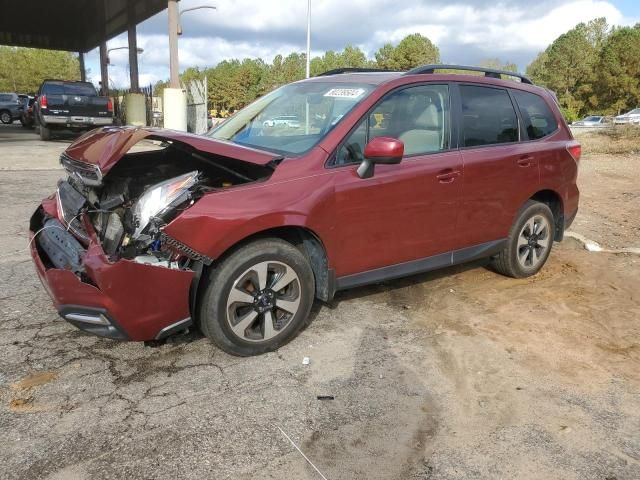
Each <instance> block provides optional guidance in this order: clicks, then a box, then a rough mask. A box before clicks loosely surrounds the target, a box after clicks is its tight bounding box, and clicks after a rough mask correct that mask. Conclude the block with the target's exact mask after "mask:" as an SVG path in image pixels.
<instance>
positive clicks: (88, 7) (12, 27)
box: [0, 0, 167, 52]
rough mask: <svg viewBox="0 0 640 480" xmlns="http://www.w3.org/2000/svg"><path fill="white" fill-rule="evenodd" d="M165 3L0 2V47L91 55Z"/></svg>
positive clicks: (141, 0)
mask: <svg viewBox="0 0 640 480" xmlns="http://www.w3.org/2000/svg"><path fill="white" fill-rule="evenodd" d="M165 8H167V1H166V0H134V1H131V0H0V45H12V46H19V47H31V48H46V49H51V50H67V51H71V52H88V51H90V50H93V49H94V48H96V47H98V46H99V45H100V44H101V43H103V42H106V41H107V40H109V39H111V38H113V37H115V36H117V35H120V34H121V33H123V32H126V31H127V28H128V26H129V25H130V24H133V25H137V24H138V23H140V22H143V21H145V20H146V19H147V18H149V17H151V16H153V15H155V14H156V13H158V12H160V11H162V10H164V9H165Z"/></svg>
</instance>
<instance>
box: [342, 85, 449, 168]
mask: <svg viewBox="0 0 640 480" xmlns="http://www.w3.org/2000/svg"><path fill="white" fill-rule="evenodd" d="M448 132H449V87H448V86H447V85H419V86H416V87H409V88H405V89H402V90H398V91H395V92H393V93H391V94H389V95H388V96H387V97H386V98H385V99H383V100H382V101H381V102H380V103H378V104H377V105H376V106H375V107H374V108H373V109H372V110H371V111H370V112H369V114H368V115H367V117H365V118H364V119H363V120H361V122H360V124H359V125H358V126H357V127H356V129H355V130H353V131H352V132H351V134H350V135H349V136H348V137H347V138H346V140H345V141H344V142H343V143H342V145H341V146H340V148H339V149H338V152H337V155H336V159H335V165H349V164H354V163H360V162H362V160H363V159H364V147H365V145H366V144H367V143H368V142H369V141H371V139H373V138H376V137H392V138H397V139H399V140H401V141H402V142H403V143H404V154H405V156H406V155H419V154H425V153H430V152H437V151H441V150H446V149H448V148H449V133H448Z"/></svg>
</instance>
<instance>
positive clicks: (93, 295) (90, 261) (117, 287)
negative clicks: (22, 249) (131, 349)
mask: <svg viewBox="0 0 640 480" xmlns="http://www.w3.org/2000/svg"><path fill="white" fill-rule="evenodd" d="M47 217H52V218H57V211H56V203H55V198H54V197H51V198H49V199H46V200H45V201H43V203H42V206H41V207H40V208H38V210H36V212H35V213H34V214H33V216H32V217H31V223H30V237H31V239H32V240H33V241H32V242H31V244H30V245H31V246H30V248H31V256H32V258H33V262H34V264H35V267H36V271H37V273H38V276H39V277H40V280H41V281H42V284H43V285H44V287H45V289H46V290H47V292H48V293H49V295H50V296H51V298H52V300H53V303H54V305H55V307H56V309H57V310H58V313H59V314H60V315H61V316H62V317H63V318H64V319H65V320H67V321H68V322H69V323H71V324H73V325H75V326H76V327H78V328H80V329H81V330H84V331H86V332H89V333H93V334H95V335H99V336H102V337H108V338H114V339H118V340H137V341H146V340H154V339H159V338H163V337H165V336H168V335H169V334H171V333H174V332H175V331H179V330H181V329H184V328H186V327H188V326H189V325H191V323H192V322H191V316H190V311H189V292H190V287H191V283H192V280H193V278H194V272H192V271H190V270H177V269H169V268H165V267H162V266H155V265H146V264H141V263H137V262H134V261H131V260H126V259H120V260H117V261H115V262H112V261H111V260H109V258H107V256H106V255H105V253H104V251H103V250H102V247H101V246H100V243H99V241H98V240H97V238H96V235H95V232H94V231H93V229H92V228H91V225H90V224H89V223H88V222H85V227H86V228H87V231H88V233H89V236H90V240H89V245H88V246H87V248H86V250H85V251H84V252H83V254H82V267H83V270H84V271H83V272H82V273H81V274H77V273H74V272H73V271H72V270H71V269H68V270H67V269H63V268H55V267H54V265H53V264H52V262H51V259H50V258H49V257H48V255H47V253H46V252H45V251H44V249H43V248H42V247H41V246H40V245H39V244H38V241H37V239H33V237H34V235H35V234H36V232H38V230H39V229H41V228H42V225H43V223H44V220H45V218H47ZM59 233H60V235H64V234H65V233H66V234H68V235H71V234H70V233H68V232H64V230H61V231H60V232H59Z"/></svg>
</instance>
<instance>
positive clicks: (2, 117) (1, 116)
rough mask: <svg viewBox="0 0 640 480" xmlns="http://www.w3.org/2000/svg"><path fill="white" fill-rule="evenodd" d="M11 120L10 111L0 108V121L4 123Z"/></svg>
mask: <svg viewBox="0 0 640 480" xmlns="http://www.w3.org/2000/svg"><path fill="white" fill-rule="evenodd" d="M12 121H13V119H12V118H11V112H9V111H8V110H2V111H1V112H0V122H2V123H4V124H5V125H7V124H9V123H11V122H12Z"/></svg>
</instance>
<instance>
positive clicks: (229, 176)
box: [31, 128, 273, 340]
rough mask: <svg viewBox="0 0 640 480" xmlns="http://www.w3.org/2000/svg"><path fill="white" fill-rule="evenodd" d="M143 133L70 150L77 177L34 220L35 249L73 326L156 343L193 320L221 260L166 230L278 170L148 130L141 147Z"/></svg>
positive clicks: (69, 166)
mask: <svg viewBox="0 0 640 480" xmlns="http://www.w3.org/2000/svg"><path fill="white" fill-rule="evenodd" d="M139 132H140V130H139V129H126V128H125V129H113V128H112V129H103V130H102V131H101V132H100V135H99V136H98V137H97V138H96V139H95V140H96V141H95V142H91V141H88V139H87V138H86V137H82V138H81V139H80V140H79V141H78V142H76V144H74V145H72V146H71V147H70V148H69V149H67V151H66V152H65V153H63V154H62V157H61V163H62V165H63V167H64V168H65V170H66V172H67V174H68V176H67V178H66V179H64V180H61V181H60V182H59V183H58V189H57V192H56V194H55V195H53V196H52V197H50V198H49V199H47V200H45V201H43V204H42V206H41V207H40V208H39V209H38V211H37V212H36V213H35V214H34V216H33V217H32V219H31V232H32V238H33V241H32V246H31V249H32V256H33V258H34V262H35V263H36V268H37V270H38V273H39V275H40V277H41V279H42V281H43V284H44V285H45V287H46V288H47V290H48V292H49V293H50V295H51V297H52V298H53V300H54V303H55V304H56V307H57V308H58V311H59V312H60V314H61V315H62V316H63V317H64V318H65V319H66V320H68V321H69V322H71V323H73V324H74V325H76V326H78V327H79V328H81V329H83V330H86V331H89V332H91V333H94V334H97V335H101V336H106V337H111V338H117V339H131V340H153V339H158V338H162V337H164V336H167V335H169V334H171V333H174V332H175V331H179V330H181V329H184V328H187V327H188V326H189V325H190V324H191V318H192V316H193V314H192V309H193V306H194V298H195V289H196V288H197V280H198V277H199V274H200V273H201V272H202V269H203V266H204V265H209V264H211V263H212V261H213V260H212V259H211V258H209V257H207V256H206V255H204V254H202V253H200V252H197V251H195V250H193V249H192V248H190V247H189V246H188V245H185V244H183V243H182V242H180V241H178V240H176V239H174V238H171V237H170V236H168V235H166V234H165V233H164V227H165V226H167V225H168V224H169V223H170V222H172V221H175V220H176V219H177V218H178V217H179V216H180V214H181V213H182V212H183V211H185V210H187V209H189V208H190V207H191V206H192V205H194V204H195V203H196V202H197V201H198V200H199V199H200V198H202V197H203V196H204V195H208V194H211V193H215V192H216V191H221V190H224V189H228V188H234V187H235V186H238V185H241V184H245V183H248V182H255V181H260V180H264V179H266V178H268V177H269V176H270V174H271V173H272V172H273V166H272V164H269V163H267V162H264V164H258V163H252V162H250V161H242V160H238V159H237V158H233V157H230V156H228V155H229V153H234V152H229V148H228V146H225V145H222V146H221V147H220V146H218V145H215V143H216V142H212V141H209V140H207V141H206V142H209V143H206V144H204V146H205V147H206V148H196V146H203V145H201V144H200V143H201V140H200V139H199V138H198V139H195V140H193V139H192V137H191V136H186V135H185V136H184V138H178V139H176V138H175V137H176V134H175V133H171V134H170V135H166V136H165V135H162V134H161V132H159V131H154V130H144V133H145V134H146V135H144V138H145V139H146V140H147V141H148V140H151V141H152V142H150V143H148V144H147V146H146V148H141V145H140V144H139V143H138V142H139V140H140V139H139V138H138V139H137V141H136V143H133V142H132V137H135V136H136V135H138V137H140V136H141V135H140V133H139ZM110 135H111V136H112V138H111V139H110V138H109V136H110ZM123 137H124V138H123ZM89 140H90V139H89ZM192 140H193V141H192ZM191 143H196V146H194V145H192V144H191ZM77 144H80V145H81V146H82V147H83V148H82V149H81V150H79V147H78V145H77ZM96 145H98V146H101V147H102V150H101V151H100V153H99V157H100V158H99V159H98V160H96V161H95V163H91V162H90V161H87V159H86V158H84V157H86V156H87V155H88V154H89V153H91V148H92V146H93V147H95V146H96ZM114 145H115V147H114ZM134 145H135V147H134ZM107 146H108V147H110V149H109V153H110V155H108V156H106V155H105V154H104V152H105V150H106V149H107ZM116 147H117V148H116ZM132 147H134V148H132ZM217 147H220V148H217ZM124 148H126V150H124ZM216 150H222V151H223V153H224V154H220V153H217V151H216ZM79 151H80V153H81V154H80V155H78V152H79ZM95 151H96V149H95V148H94V152H95ZM237 153H239V154H242V153H244V152H241V151H238V152H237ZM250 153H251V154H252V155H254V156H255V152H250ZM74 154H76V155H74ZM78 157H81V158H78ZM261 160H262V159H261Z"/></svg>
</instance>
